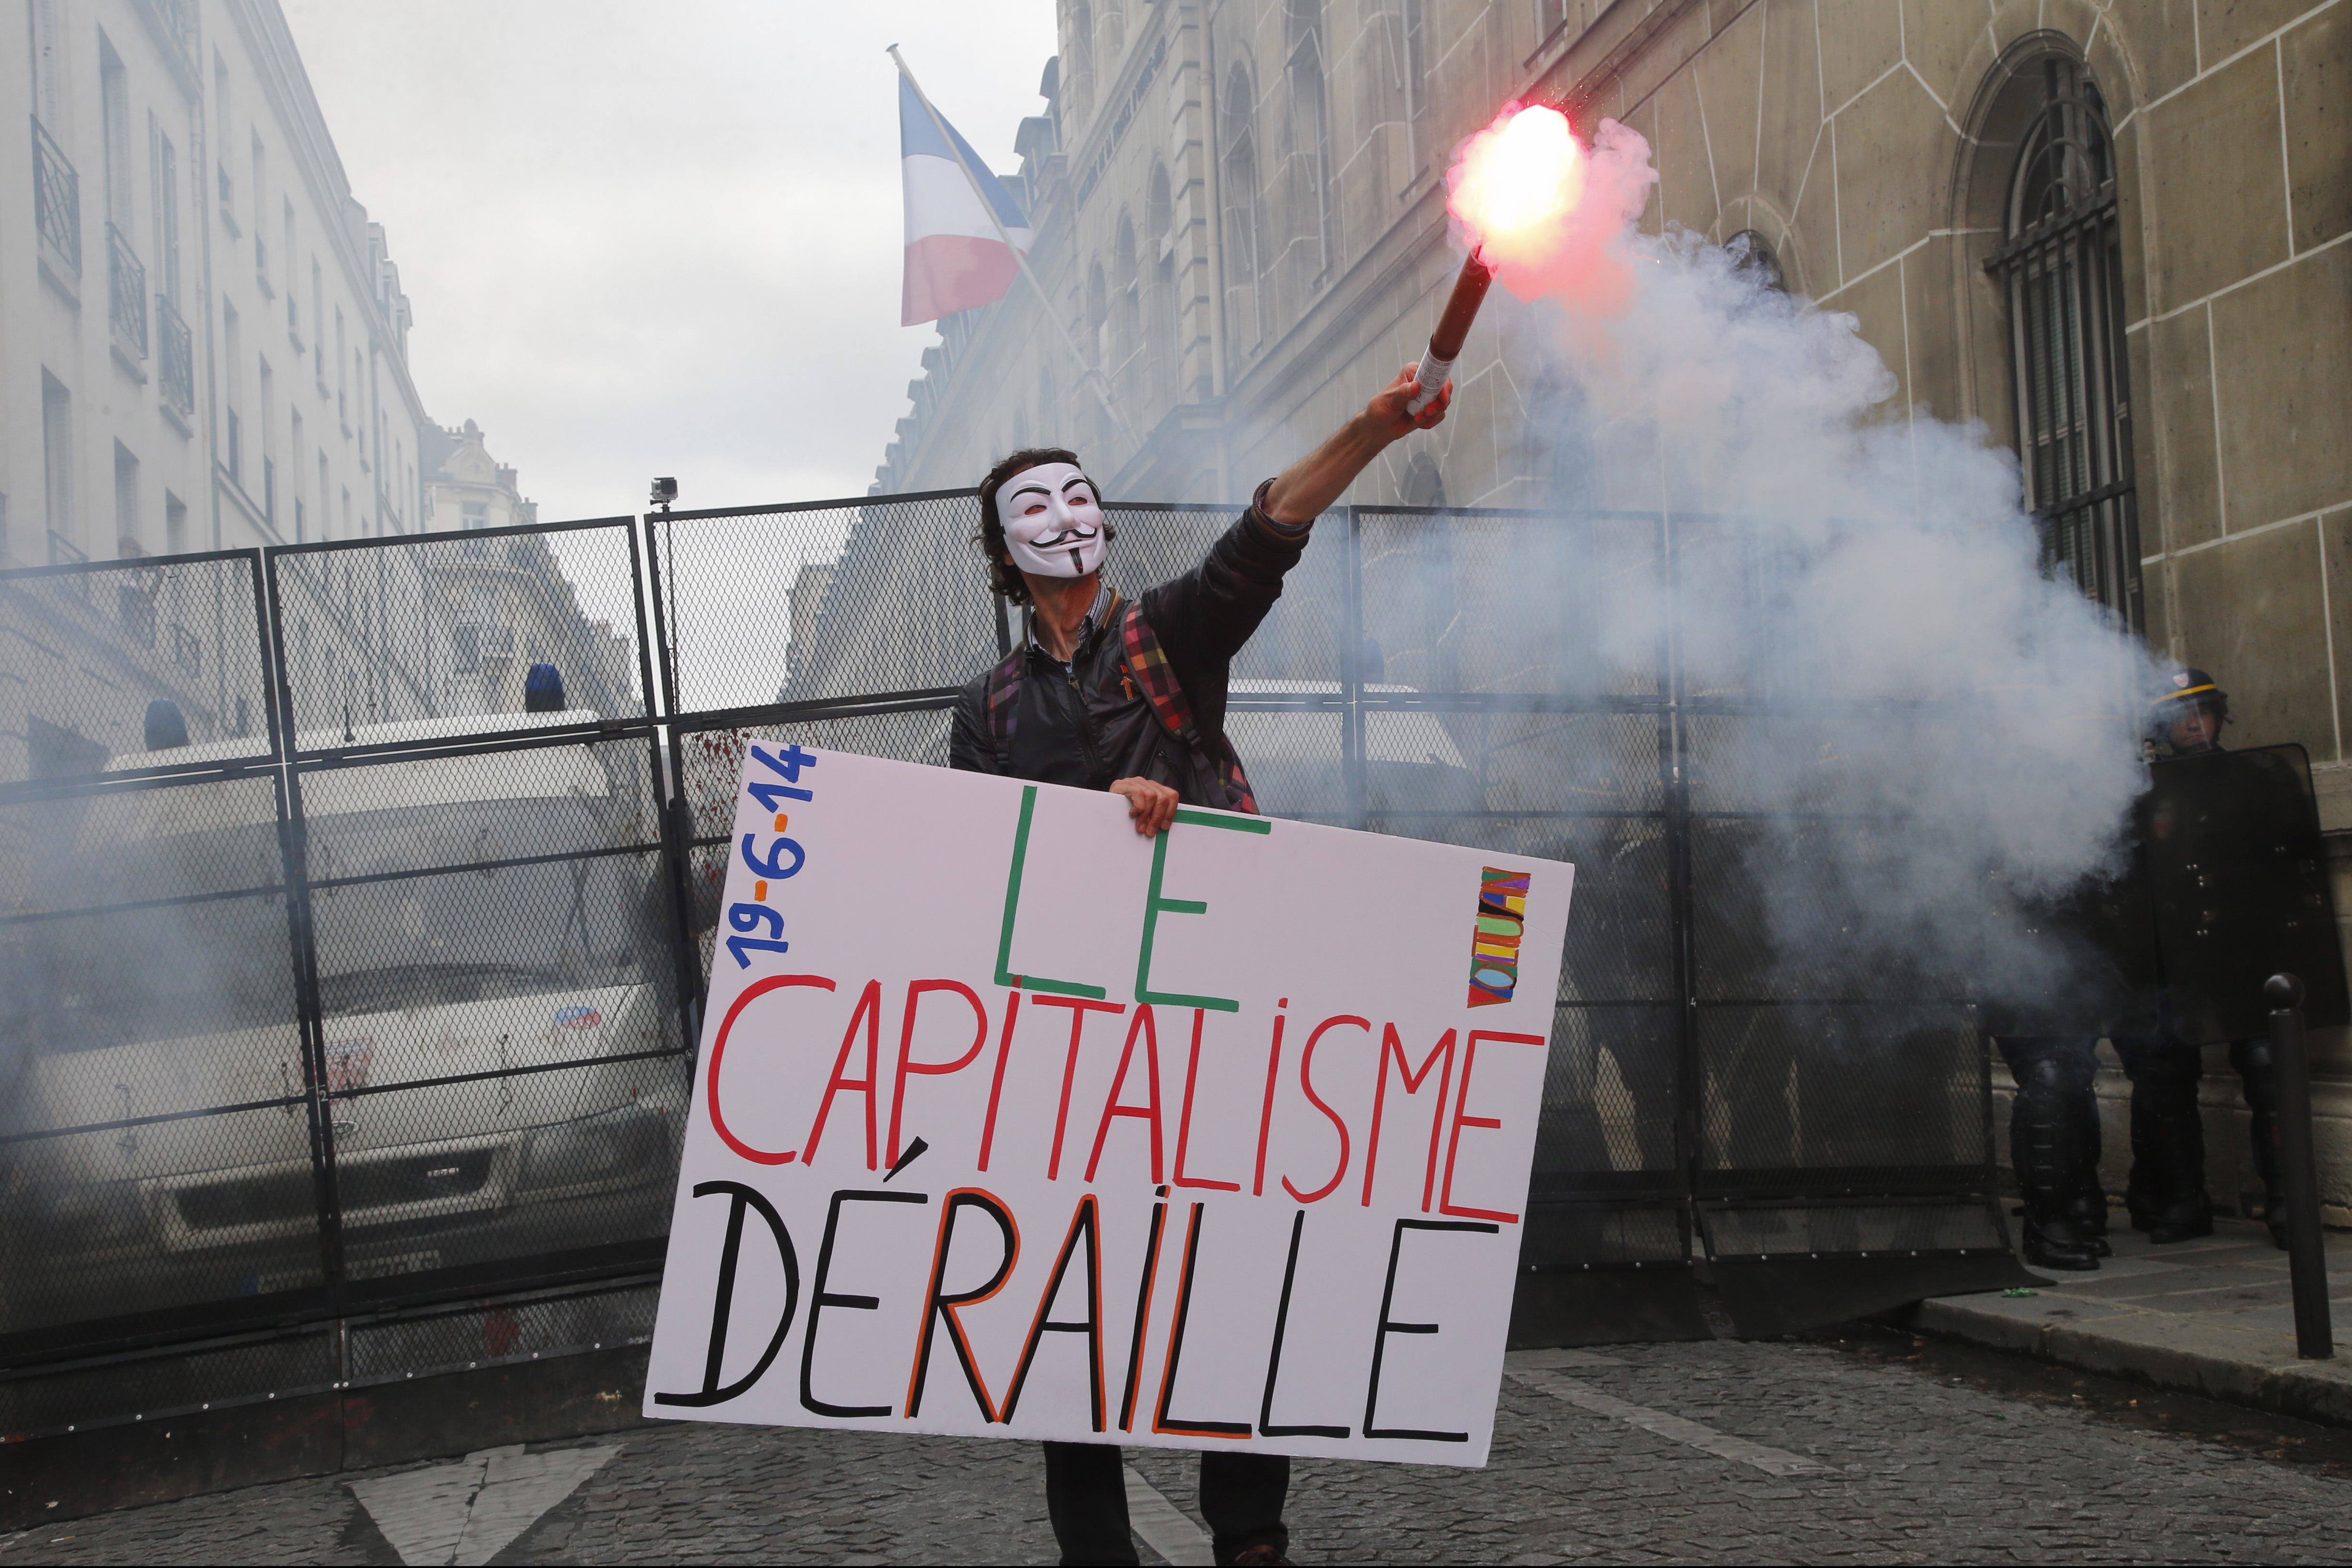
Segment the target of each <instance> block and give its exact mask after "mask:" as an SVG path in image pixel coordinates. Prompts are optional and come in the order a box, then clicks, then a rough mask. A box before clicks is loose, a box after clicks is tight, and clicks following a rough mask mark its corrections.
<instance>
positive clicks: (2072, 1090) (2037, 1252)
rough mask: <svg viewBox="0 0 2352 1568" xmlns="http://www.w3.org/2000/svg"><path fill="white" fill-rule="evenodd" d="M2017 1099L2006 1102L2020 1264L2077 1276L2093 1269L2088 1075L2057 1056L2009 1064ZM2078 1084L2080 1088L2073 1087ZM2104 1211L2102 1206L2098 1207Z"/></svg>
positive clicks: (2094, 1173)
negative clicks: (2018, 1201) (2019, 1197)
mask: <svg viewBox="0 0 2352 1568" xmlns="http://www.w3.org/2000/svg"><path fill="white" fill-rule="evenodd" d="M2011 1073H2012V1075H2013V1076H2014V1077H2015V1078H2016V1079H2017V1098H2016V1100H2013V1101H2012V1102H2011V1106H2010V1117H2009V1154H2010V1163H2011V1167H2012V1168H2013V1169H2014V1170H2015V1171H2016V1173H2017V1184H2018V1188H2019V1190H2020V1191H2021V1193H2022V1194H2023V1195H2024V1198H2025V1206H2024V1209H2023V1211H2022V1212H2023V1214H2024V1217H2025V1226H2024V1236H2023V1238H2022V1241H2023V1246H2022V1247H2021V1250H2022V1251H2023V1252H2024V1254H2025V1260H2026V1261H2027V1262H2028V1263H2031V1264H2034V1265H2036V1266H2038V1267H2040V1268H2056V1269H2063V1270H2068V1271H2072V1272H2080V1271H2082V1270H2084V1269H2091V1268H2097V1267H2098V1266H2099V1247H2100V1246H2101V1245H2102V1244H2101V1243H2100V1242H2099V1240H2098V1238H2097V1237H2095V1236H2093V1235H2091V1234H2090V1233H2089V1232H2088V1230H2087V1229H2086V1227H2085V1224H2084V1221H2085V1218H2086V1215H2084V1208H2085V1207H2086V1206H2087V1205H2084V1202H2083V1196H2084V1194H2083V1188H2084V1173H2085V1172H2086V1170H2087V1171H2088V1172H2089V1173H2090V1175H2091V1179H2092V1180H2093V1181H2095V1180H2096V1179H2097V1168H2098V1161H2097V1157H2096V1155H2095V1154H2094V1155H2092V1156H2091V1158H2089V1159H2087V1160H2086V1159H2084V1153H2085V1150H2084V1138H2083V1133H2084V1127H2083V1117H2082V1114H2081V1107H2080V1106H2079V1105H2078V1104H2076V1103H2075V1101H2076V1100H2079V1099H2080V1098H2081V1097H2082V1096H2084V1095H2085V1094H2087V1093H2089V1091H2090V1082H2089V1078H2088V1075H2087V1073H2084V1072H2082V1071H2079V1070H2077V1067H2076V1064H2074V1062H2072V1061H2069V1060H2067V1059H2064V1058H2060V1057H2057V1056H2045V1055H2035V1056H2032V1057H2027V1058H2023V1059H2016V1058H2012V1060H2011ZM2077 1079H2080V1080H2081V1081H2079V1082H2078V1081H2076V1080H2077ZM2100 1207H2101V1210H2102V1212H2104V1210H2105V1201H2104V1199H2103V1200H2102V1202H2101V1205H2100Z"/></svg>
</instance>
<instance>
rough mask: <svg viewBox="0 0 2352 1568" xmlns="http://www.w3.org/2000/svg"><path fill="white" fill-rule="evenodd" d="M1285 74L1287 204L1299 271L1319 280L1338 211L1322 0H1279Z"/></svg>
mask: <svg viewBox="0 0 2352 1568" xmlns="http://www.w3.org/2000/svg"><path fill="white" fill-rule="evenodd" d="M1283 12H1284V24H1285V30H1286V34H1287V37H1286V39H1285V44H1286V47H1287V51H1288V52H1287V58H1286V62H1285V67H1284V75H1285V76H1286V77H1287V79H1288V86H1289V94H1288V101H1287V104H1286V111H1287V112H1286V121H1285V124H1284V131H1285V135H1284V140H1285V142H1286V143H1287V145H1286V146H1285V147H1284V148H1283V153H1284V157H1285V162H1286V163H1288V165H1289V168H1288V170H1287V178H1288V182H1289V185H1290V192H1289V195H1290V200H1289V206H1290V210H1291V213H1292V222H1293V224H1294V226H1297V228H1299V229H1300V230H1301V231H1303V232H1301V234H1300V237H1301V238H1302V239H1304V240H1305V241H1306V242H1307V247H1308V249H1307V253H1306V255H1305V256H1304V258H1302V260H1303V263H1304V265H1303V266H1301V267H1300V268H1299V275H1300V276H1301V277H1303V278H1304V279H1307V281H1309V282H1320V281H1321V280H1322V279H1324V278H1325V277H1327V276H1328V275H1329V272H1330V270H1331V263H1332V261H1333V260H1334V259H1335V258H1337V256H1338V255H1339V232H1338V231H1339V214H1338V212H1337V210H1336V209H1335V208H1334V207H1333V205H1332V201H1331V124H1330V118H1331V117H1330V113H1329V110H1328V107H1327V106H1326V104H1325V101H1324V91H1323V0H1284V5H1283Z"/></svg>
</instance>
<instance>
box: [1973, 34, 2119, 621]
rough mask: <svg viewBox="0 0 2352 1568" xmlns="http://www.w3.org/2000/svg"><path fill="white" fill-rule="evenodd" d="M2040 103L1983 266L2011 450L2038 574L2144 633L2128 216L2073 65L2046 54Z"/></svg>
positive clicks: (2109, 151) (2094, 90)
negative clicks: (2012, 416) (1993, 303)
mask: <svg viewBox="0 0 2352 1568" xmlns="http://www.w3.org/2000/svg"><path fill="white" fill-rule="evenodd" d="M2040 69H2041V73H2042V105H2041V107H2040V108H2039V109H2038V110H2036V111H2035V113H2034V117H2033V119H2032V122H2031V124H2030V125H2029V126H2028V127H2027V129H2026V132H2025V134H2024V136H2023V138H2022V140H2021V143H2020V146H2019V148H2018V154H2017V163H2016V166H2015V169H2014V170H2013V172H2012V173H2011V179H2010V194H2009V209H2008V214H2007V222H2006V225H2005V233H2006V238H2005V240H2004V242H2003V243H2002V245H2001V247H2000V249H1999V250H1997V251H1995V252H1994V253H1993V254H1992V256H1991V257H1990V258H1988V259H1987V261H1986V262H1985V269H1986V270H1987V271H1988V272H1990V273H1991V274H1992V275H1993V276H1994V277H1995V278H1996V279H1999V280H2000V283H2001V286H2002V290H2003V293H2004V295H2005V297H2006V299H2007V300H2008V305H2009V326H2010V349H2011V360H2012V363H2013V364H2014V367H2015V376H2016V400H2017V447H2018V457H2019V460H2020V464H2021V468H2022V469H2023V472H2024V482H2025V500H2026V505H2027V506H2028V507H2029V508H2030V509H2031V510H2032V513H2033V515H2034V517H2035V518H2036V520H2037V521H2039V523H2040V525H2041V531H2042V567H2043V570H2044V571H2046V572H2048V573H2050V574H2052V575H2053V576H2063V577H2065V578H2066V579H2067V580H2068V581H2070V582H2072V583H2073V584H2074V585H2075V586H2076V587H2078V588H2080V589H2081V590H2082V591H2083V592H2084V595H2088V596H2089V597H2090V598H2091V599H2092V600H2094V601H2095V602H2096V603H2098V604H2100V605H2104V606H2105V608H2106V610H2107V611H2108V613H2109V614H2111V615H2113V616H2115V617H2116V620H2117V621H2119V622H2120V623H2122V624H2123V625H2125V626H2129V627H2130V628H2131V629H2132V630H2134V631H2138V630H2139V629H2141V626H2142V625H2143V616H2142V607H2141V595H2140V564H2139V519H2138V510H2137V496H2136V493H2135V488H2134V481H2133V475H2132V437H2131V402H2130V392H2129V386H2130V382H2129V379H2128V377H2127V375H2126V366H2125V361H2124V289H2123V238H2122V226H2121V223H2120V221H2119V219H2118V216H2117V211H2116V167H2115V161H2116V154H2115V142H2114V139H2113V137H2112V136H2111V134H2110V133H2109V132H2108V128H2107V115H2106V105H2105V100H2103V99H2102V98H2101V97H2100V95H2099V89H2098V86H2097V84H2096V83H2095V82H2094V81H2093V80H2092V79H2091V76H2090V73H2089V72H2088V71H2087V70H2086V69H2084V67H2083V66H2082V65H2081V64H2080V63H2079V62H2077V61H2074V60H2072V59H2067V58H2061V57H2055V56H2053V57H2052V58H2048V59H2045V60H2043V61H2042V62H2041V66H2040Z"/></svg>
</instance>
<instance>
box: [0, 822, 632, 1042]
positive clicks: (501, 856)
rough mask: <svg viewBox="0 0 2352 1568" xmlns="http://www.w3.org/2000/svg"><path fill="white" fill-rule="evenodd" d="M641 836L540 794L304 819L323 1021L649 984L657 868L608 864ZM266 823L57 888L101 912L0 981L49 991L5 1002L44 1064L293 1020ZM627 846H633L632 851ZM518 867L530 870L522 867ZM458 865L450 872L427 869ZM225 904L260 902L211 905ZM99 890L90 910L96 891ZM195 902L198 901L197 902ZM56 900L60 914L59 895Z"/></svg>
mask: <svg viewBox="0 0 2352 1568" xmlns="http://www.w3.org/2000/svg"><path fill="white" fill-rule="evenodd" d="M309 826H310V875H311V878H312V887H311V891H310V920H311V927H312V931H313V933H314V942H313V949H312V951H313V955H314V958H315V961H316V965H317V968H316V973H317V974H318V976H319V992H320V1004H321V1006H322V1008H323V1010H324V1012H325V1013H326V1014H327V1015H328V1016H352V1015H357V1014H369V1013H389V1012H410V1011H414V1010H415V1009H418V1008H424V1007H441V1006H457V1005H465V1004H467V1003H474V1002H484V1001H491V1000H496V999H499V998H503V997H511V996H523V995H532V994H542V993H546V992H549V991H560V990H577V989H580V988H583V987H586V986H604V985H624V984H642V983H644V982H646V980H649V979H651V978H652V977H653V975H654V973H656V971H658V970H660V969H662V968H663V966H665V965H666V963H667V940H666V931H665V924H664V921H663V918H662V910H663V903H662V900H661V898H660V890H659V878H658V871H659V864H658V858H657V857H656V855H654V854H653V853H651V852H650V851H645V852H624V853H618V854H616V853H613V852H612V850H613V847H614V839H615V838H616V837H622V836H623V835H624V834H625V833H627V832H628V830H629V828H630V827H631V826H634V825H631V824H621V825H617V830H616V825H615V824H614V821H613V819H612V814H611V811H610V808H609V807H608V806H607V805H606V803H604V802H602V801H597V800H593V799H583V798H578V797H574V798H571V799H551V798H547V797H544V796H541V797H526V798H521V799H509V800H488V801H485V800H470V801H458V802H448V803H445V804H441V805H427V806H392V807H386V808H382V809H377V810H370V811H358V812H342V813H336V814H333V815H330V816H314V817H312V818H311V820H310V825H309ZM277 833H278V827H277V824H276V823H275V822H250V821H247V822H241V823H230V824H226V825H223V826H218V827H211V828H204V829H200V830H197V831H184V832H175V833H165V834H154V833H149V834H146V835H139V834H137V833H125V834H123V835H121V837H116V838H115V840H114V842H113V843H112V844H111V845H110V846H108V847H105V848H103V849H102V850H100V852H97V853H92V852H91V850H90V848H89V845H88V843H87V842H85V843H84V844H83V845H82V846H80V847H79V848H78V849H77V851H76V853H75V855H74V857H73V858H72V859H71V860H70V861H69V862H64V863H61V865H60V867H59V869H60V872H61V873H62V875H63V876H64V877H65V878H66V879H69V880H70V881H71V882H72V883H73V884H75V886H74V889H73V892H74V895H75V896H74V897H73V898H72V899H71V900H70V901H71V902H74V903H77V904H79V905H81V906H82V907H84V908H89V905H90V904H91V903H92V902H98V903H100V904H101V905H105V904H114V903H117V902H118V900H119V901H120V903H121V904H128V905H131V907H130V908H114V909H101V910H100V912H93V913H92V914H90V915H88V916H84V917H76V918H74V919H71V920H61V921H45V922H38V926H37V930H36V931H32V932H27V933H25V934H26V938H27V940H28V942H29V945H28V946H26V949H25V950H24V951H20V952H12V953H9V954H6V955H5V957H6V958H7V959H8V960H9V963H8V964H7V966H6V967H9V968H15V967H16V966H19V965H21V966H22V972H23V973H26V974H28V975H37V976H38V977H39V983H38V984H35V985H32V986H30V987H28V988H27V990H28V991H29V993H30V994H27V995H25V996H22V997H20V998H19V1005H20V1006H21V1007H22V1008H23V1009H24V1012H25V1013H26V1014H29V1015H30V1016H21V1015H20V1016H19V1017H17V1018H16V1019H14V1020H12V1019H11V1018H10V1017H9V1016H8V1015H10V1014H11V1013H12V1012H15V1011H16V1009H12V1008H9V1007H7V1006H5V1005H0V1023H11V1022H14V1023H16V1025H17V1026H19V1027H21V1029H22V1031H23V1034H22V1037H23V1038H25V1039H26V1040H27V1041H28V1042H29V1043H30V1044H31V1046H32V1047H33V1049H34V1050H35V1051H36V1052H37V1053H39V1054H44V1055H49V1054H56V1053H58V1052H65V1051H87V1050H93V1049H98V1048H101V1047H109V1046H117V1045H124V1044H130V1043H132V1042H137V1041H145V1040H172V1039H188V1038H191V1037H202V1036H207V1035H217V1034H226V1033H229V1032H232V1031H243V1030H251V1029H266V1028H285V1029H289V1030H291V1029H292V1028H294V1027H295V1026H296V1025H297V1023H298V1020H299V1009H298V1007H297V1005H296V990H295V979H294V976H295V965H294V955H293V945H292V942H291V940H290V932H289V927H288V910H287V904H286V900H285V897H284V895H283V894H282V892H280V891H278V886H277V885H278V882H279V881H280V879H281V873H280V868H281V867H282V861H281V860H280V859H279V858H278V844H277ZM624 842H625V839H624ZM517 861H520V862H523V863H522V864H516V863H515V862H517ZM445 866H455V867H458V868H460V869H451V870H428V871H427V873H426V874H424V875H411V874H408V873H411V872H414V871H416V870H418V869H420V868H434V867H445ZM225 881H226V886H227V888H229V889H252V891H250V892H246V893H242V894H241V896H234V897H220V896H218V891H219V890H224V889H223V883H224V882H225ZM94 894H95V895H98V896H97V897H95V898H94V897H93V895H94ZM191 895H193V896H194V899H193V901H191V900H190V896H191ZM59 901H60V902H65V901H68V900H63V899H61V900H59Z"/></svg>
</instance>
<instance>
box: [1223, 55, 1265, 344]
mask: <svg viewBox="0 0 2352 1568" xmlns="http://www.w3.org/2000/svg"><path fill="white" fill-rule="evenodd" d="M1255 101H1256V100H1255V95H1254V94H1253V93H1252V92H1251V91H1250V79H1249V72H1248V71H1247V70H1245V69H1244V68H1242V67H1240V66H1235V67H1234V73H1233V75H1232V76H1230V77H1228V78H1227V79H1226V81H1225V126H1224V129H1225V146H1224V158H1223V169H1222V171H1221V173H1222V174H1223V182H1222V183H1223V186H1224V192H1223V195H1224V204H1223V205H1224V214H1223V220H1224V222H1223V226H1224V231H1225V331H1226V334H1227V341H1228V348H1229V357H1230V358H1231V359H1232V361H1233V363H1235V364H1236V365H1238V364H1239V363H1240V360H1241V356H1243V355H1244V354H1246V353H1249V352H1250V351H1252V350H1254V349H1255V348H1256V347H1257V344H1258V339H1259V337H1260V335H1261V324H1260V322H1259V320H1258V308H1257V296H1258V278H1259V267H1260V262H1259V259H1258V258H1259V252H1260V249H1261V247H1260V246H1259V244H1258V234H1259V229H1258V192H1257V139H1256V137H1255V135H1254V134H1253V133H1252V131H1251V122H1252V119H1253V114H1254V111H1255Z"/></svg>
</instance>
